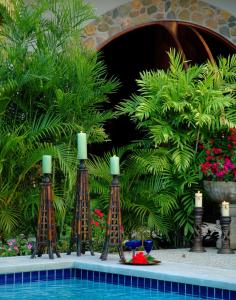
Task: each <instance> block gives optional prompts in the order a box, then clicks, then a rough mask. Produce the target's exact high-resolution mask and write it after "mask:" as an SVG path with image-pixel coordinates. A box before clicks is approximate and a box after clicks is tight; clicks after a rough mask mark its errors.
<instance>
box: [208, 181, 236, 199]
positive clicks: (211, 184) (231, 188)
mask: <svg viewBox="0 0 236 300" xmlns="http://www.w3.org/2000/svg"><path fill="white" fill-rule="evenodd" d="M203 184H204V189H205V191H206V193H207V194H208V196H209V197H210V198H211V200H212V201H214V202H217V203H221V202H223V201H227V202H230V203H231V204H236V182H234V181H206V180H205V181H204V182H203Z"/></svg>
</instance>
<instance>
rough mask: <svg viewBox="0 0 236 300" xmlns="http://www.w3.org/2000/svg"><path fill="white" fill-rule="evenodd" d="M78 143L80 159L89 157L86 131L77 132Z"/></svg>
mask: <svg viewBox="0 0 236 300" xmlns="http://www.w3.org/2000/svg"><path fill="white" fill-rule="evenodd" d="M77 143H78V159H87V158H88V156H87V137H86V133H84V132H82V131H81V132H80V133H78V134H77Z"/></svg>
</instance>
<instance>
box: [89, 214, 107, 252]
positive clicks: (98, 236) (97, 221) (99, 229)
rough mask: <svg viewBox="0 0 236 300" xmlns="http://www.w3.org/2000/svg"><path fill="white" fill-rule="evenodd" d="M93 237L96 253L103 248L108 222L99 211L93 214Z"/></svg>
mask: <svg viewBox="0 0 236 300" xmlns="http://www.w3.org/2000/svg"><path fill="white" fill-rule="evenodd" d="M91 225H92V236H93V246H94V248H95V250H96V251H98V250H100V248H102V246H103V242H104V235H105V230H106V220H105V216H104V214H103V212H101V211H100V210H99V209H94V211H93V212H92V220H91Z"/></svg>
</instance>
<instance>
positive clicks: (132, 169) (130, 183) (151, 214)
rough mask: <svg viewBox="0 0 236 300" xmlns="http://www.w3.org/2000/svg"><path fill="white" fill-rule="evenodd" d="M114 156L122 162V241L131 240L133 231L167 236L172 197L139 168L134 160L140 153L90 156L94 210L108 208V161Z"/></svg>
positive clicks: (162, 183)
mask: <svg viewBox="0 0 236 300" xmlns="http://www.w3.org/2000/svg"><path fill="white" fill-rule="evenodd" d="M113 153H116V155H118V156H119V157H120V162H121V164H120V167H121V176H120V198H121V209H122V224H123V227H124V236H125V238H130V237H131V233H132V232H133V231H136V232H140V230H143V228H150V229H152V230H154V231H156V232H159V233H161V234H164V235H166V236H168V231H170V229H171V228H172V227H173V222H172V220H171V218H170V217H169V216H170V213H171V211H172V210H173V209H174V208H175V205H176V204H175V203H176V199H175V196H174V194H173V192H172V191H171V190H169V189H168V188H166V189H164V187H166V182H165V180H164V179H162V181H159V180H158V178H157V177H155V176H154V177H153V176H151V175H150V174H148V172H147V171H146V169H145V168H144V169H142V168H141V167H140V163H139V161H138V159H136V158H137V156H138V155H139V154H140V153H139V151H138V150H137V151H135V150H132V147H130V146H127V147H123V148H119V149H117V150H116V151H115V150H114V151H113V152H111V153H110V152H108V153H105V154H104V156H103V157H98V156H93V157H92V160H91V161H88V169H89V174H90V191H91V199H92V203H94V204H93V206H95V207H99V208H101V209H102V210H103V211H104V209H107V208H108V204H109V186H110V184H111V180H112V177H111V175H110V174H109V161H110V157H111V156H112V155H113ZM155 179H156V180H155ZM158 195H159V197H158ZM163 198H164V199H166V201H165V202H163V201H162V199H163Z"/></svg>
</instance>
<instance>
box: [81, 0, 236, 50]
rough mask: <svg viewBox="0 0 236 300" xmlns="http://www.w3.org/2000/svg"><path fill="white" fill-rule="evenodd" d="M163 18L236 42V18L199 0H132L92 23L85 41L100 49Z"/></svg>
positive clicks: (88, 45)
mask: <svg viewBox="0 0 236 300" xmlns="http://www.w3.org/2000/svg"><path fill="white" fill-rule="evenodd" d="M163 20H176V21H183V22H191V23H193V24H196V25H200V26H203V27H206V28H208V29H210V30H212V31H214V32H216V33H218V34H220V35H222V36H224V37H225V38H226V39H227V40H229V41H230V42H232V43H233V44H235V45H236V17H235V16H233V15H231V14H230V13H229V12H227V11H225V10H223V9H220V8H217V7H215V6H213V5H210V4H208V3H206V2H203V1H197V0H132V1H130V2H127V3H126V4H123V5H121V6H119V7H117V8H115V9H112V10H110V11H108V12H107V13H105V14H104V15H102V16H100V17H98V18H97V19H96V20H95V21H93V22H91V23H89V24H88V25H87V26H86V27H85V28H84V38H83V41H84V44H85V45H86V46H87V47H89V48H94V49H100V48H101V47H102V46H103V45H105V44H106V43H108V42H109V41H111V40H112V39H114V38H115V37H116V36H119V35H120V34H122V33H123V32H126V31H130V30H132V29H134V28H138V27H140V26H144V25H145V24H151V23H155V22H158V21H163Z"/></svg>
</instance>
